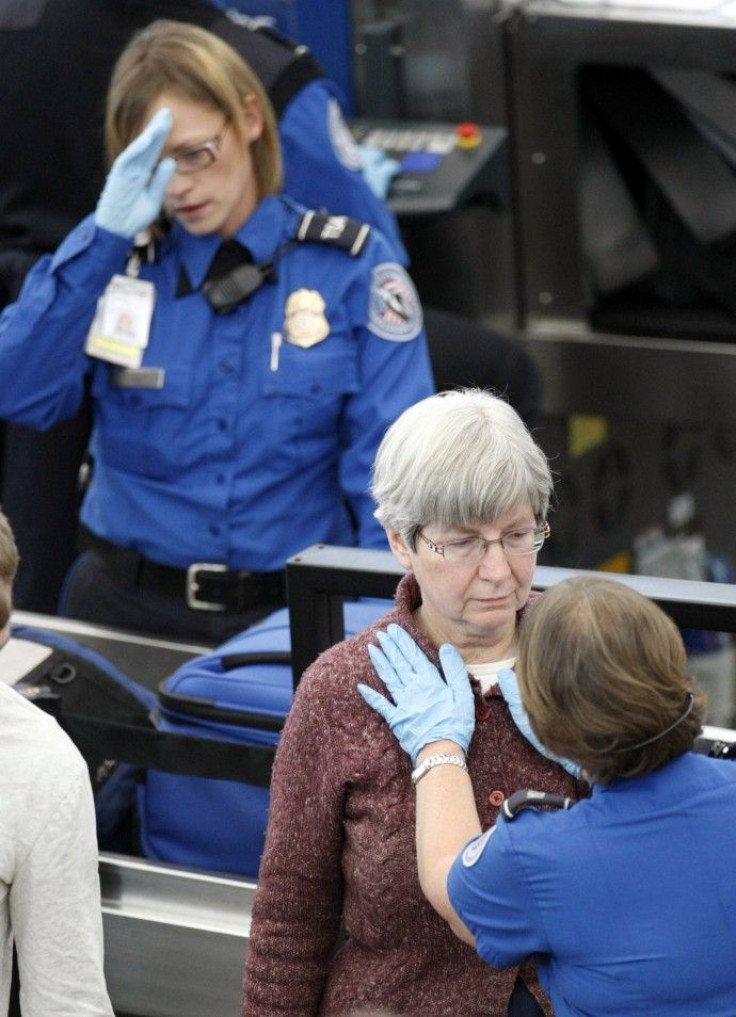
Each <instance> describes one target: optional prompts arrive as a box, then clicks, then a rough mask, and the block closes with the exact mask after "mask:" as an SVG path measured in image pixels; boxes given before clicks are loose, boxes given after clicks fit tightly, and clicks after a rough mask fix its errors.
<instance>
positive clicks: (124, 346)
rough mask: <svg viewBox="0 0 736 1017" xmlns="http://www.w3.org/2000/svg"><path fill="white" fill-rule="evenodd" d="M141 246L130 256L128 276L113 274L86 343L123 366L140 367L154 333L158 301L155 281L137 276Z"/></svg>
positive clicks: (95, 353)
mask: <svg viewBox="0 0 736 1017" xmlns="http://www.w3.org/2000/svg"><path fill="white" fill-rule="evenodd" d="M136 239H138V238H136ZM139 246H140V245H137V246H136V247H135V248H134V249H133V251H132V253H131V254H130V256H129V258H128V263H127V265H126V267H125V275H118V274H116V275H114V276H113V277H112V279H111V280H110V282H109V283H108V284H107V286H106V288H105V292H104V293H103V294H102V296H101V297H100V298H99V300H98V301H97V309H96V311H95V316H94V319H93V321H92V325H91V327H90V330H89V333H88V335H87V341H86V343H85V346H84V352H85V353H87V354H89V356H91V357H97V359H98V360H106V361H108V362H109V363H111V364H118V365H119V366H121V367H131V368H137V367H140V365H141V361H142V359H143V351H144V350H145V349H146V347H147V346H148V340H149V337H150V334H151V320H152V318H153V308H154V304H155V302H156V289H155V287H154V285H153V283H152V282H150V281H149V280H147V279H139V278H138V273H139V271H140V265H141V255H140V252H139Z"/></svg>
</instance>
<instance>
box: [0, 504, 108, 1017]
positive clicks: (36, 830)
mask: <svg viewBox="0 0 736 1017" xmlns="http://www.w3.org/2000/svg"><path fill="white" fill-rule="evenodd" d="M17 568H18V552H17V548H16V545H15V540H14V538H13V533H12V531H11V529H10V526H9V524H8V521H7V519H6V518H5V516H4V515H3V514H2V513H0V647H4V646H5V644H6V643H7V641H8V639H9V637H10V613H11V609H12V589H13V580H14V578H15V574H16V571H17ZM3 671H4V667H3V652H2V649H0V817H2V821H1V822H0V1017H5V1015H7V1013H8V1007H9V1000H10V985H11V970H12V962H13V944H15V948H16V953H17V958H18V972H19V976H20V1007H21V1012H22V1014H23V1017H113V1010H112V1005H111V1003H110V999H109V996H108V993H107V988H106V985H105V975H104V969H103V934H102V911H101V908H100V883H99V875H98V852H97V840H96V833H95V812H94V802H93V798H92V789H91V786H90V781H89V775H88V771H87V765H86V763H85V762H84V759H83V758H82V756H81V754H80V753H79V752H78V750H77V749H76V747H75V746H74V744H73V743H72V741H71V740H70V739H69V738H68V736H67V735H66V734H65V733H64V732H63V731H62V729H61V728H60V727H59V725H58V724H57V722H56V721H55V720H54V719H53V717H51V716H49V715H48V714H45V713H44V712H43V711H42V710H40V709H38V707H36V706H33V705H32V704H31V703H30V702H28V700H26V699H24V698H23V696H21V695H20V694H19V693H18V692H16V691H15V690H14V689H13V688H12V687H11V686H10V685H8V684H7V683H6V681H5V680H4V678H3Z"/></svg>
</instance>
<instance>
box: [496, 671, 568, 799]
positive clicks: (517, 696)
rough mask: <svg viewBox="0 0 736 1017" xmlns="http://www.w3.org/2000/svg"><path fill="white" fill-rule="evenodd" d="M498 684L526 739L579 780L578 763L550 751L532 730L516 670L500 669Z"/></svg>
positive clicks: (514, 719) (538, 750)
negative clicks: (522, 699)
mask: <svg viewBox="0 0 736 1017" xmlns="http://www.w3.org/2000/svg"><path fill="white" fill-rule="evenodd" d="M498 685H499V688H500V689H501V695H502V696H503V698H504V699H505V700H506V705H507V706H508V708H509V712H510V714H511V716H512V718H513V721H514V723H515V724H516V726H517V727H518V729H519V730H520V731H521V733H522V734H523V735H524V737H525V738H526V740H527V741H528V742H529V743H530V744H531V745H533V746H534V748H535V749H536V750H537V752H541V754H542V755H543V756H546V757H547V759H551V760H552V762H553V763H559V764H560V766H562V767H564V769H565V770H567V772H568V773H569V774H570V775H571V776H572V777H576V778H577V779H578V780H579V779H580V767H579V766H578V764H577V763H573V761H572V760H571V759H565V757H564V756H556V755H555V754H554V752H549V751H548V750H547V749H545V747H544V745H542V743H541V742H540V740H539V739H538V738H537V736H536V735H535V734H534V732H533V731H532V726H531V724H530V723H529V717H528V716H527V712H526V710H525V709H524V704H523V703H522V701H521V693H520V692H519V683H518V681H517V678H516V672H515V671H512V670H511V668H510V667H505V668H504V669H503V670H502V671H499V672H498Z"/></svg>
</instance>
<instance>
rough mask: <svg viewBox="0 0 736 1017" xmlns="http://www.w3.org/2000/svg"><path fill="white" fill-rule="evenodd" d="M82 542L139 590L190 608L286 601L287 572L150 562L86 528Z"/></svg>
mask: <svg viewBox="0 0 736 1017" xmlns="http://www.w3.org/2000/svg"><path fill="white" fill-rule="evenodd" d="M84 543H85V545H86V546H87V547H89V548H91V549H92V550H93V551H94V552H95V553H96V554H97V555H99V557H100V558H101V560H102V561H103V562H104V563H105V564H106V565H108V566H109V567H110V568H111V569H113V570H114V571H115V573H116V574H117V575H119V576H120V578H123V577H126V578H128V580H129V581H132V582H133V584H134V585H135V586H139V587H141V589H145V590H152V591H154V592H156V593H165V594H168V595H169V596H171V597H181V598H182V599H183V600H184V602H185V603H186V605H187V607H189V608H191V609H192V610H193V611H248V610H252V609H255V608H258V607H263V606H264V605H269V604H273V605H274V607H277V606H278V605H281V604H285V603H286V579H285V576H286V574H285V573H284V572H283V571H280V572H247V571H245V570H244V569H229V568H227V566H226V565H220V564H217V563H215V562H202V561H198V562H193V563H192V564H191V565H190V566H189V567H188V568H186V569H178V568H174V567H172V566H171V565H162V564H160V563H159V562H155V561H151V560H150V559H148V558H144V557H143V555H141V554H138V552H137V551H131V550H130V549H129V548H127V547H118V545H117V544H113V543H111V542H110V541H109V540H105V539H104V538H103V537H98V536H97V534H95V533H90V532H89V530H87V531H86V533H85V535H84Z"/></svg>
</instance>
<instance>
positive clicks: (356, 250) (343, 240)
mask: <svg viewBox="0 0 736 1017" xmlns="http://www.w3.org/2000/svg"><path fill="white" fill-rule="evenodd" d="M370 232H371V228H370V226H369V225H368V223H365V222H358V221H357V220H356V219H349V218H348V217H347V216H346V215H325V214H324V213H322V212H312V211H310V212H305V213H304V215H303V216H302V217H301V219H300V220H299V225H298V226H297V231H296V239H297V240H298V241H300V242H301V243H305V242H306V243H315V244H333V245H334V246H335V247H342V248H343V250H345V251H347V252H348V253H349V254H352V255H353V257H357V255H359V254H360V252H361V251H362V250H363V248H364V247H365V243H366V240H367V239H368V236H369V234H370Z"/></svg>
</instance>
